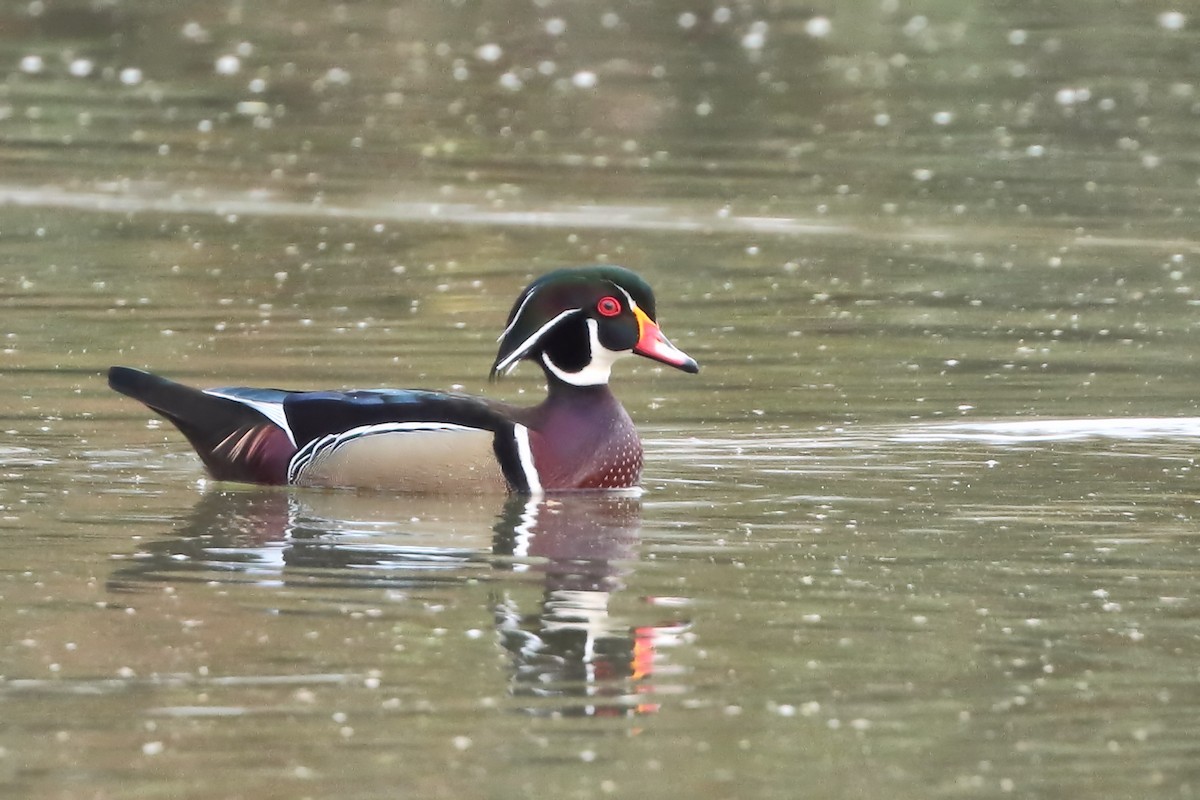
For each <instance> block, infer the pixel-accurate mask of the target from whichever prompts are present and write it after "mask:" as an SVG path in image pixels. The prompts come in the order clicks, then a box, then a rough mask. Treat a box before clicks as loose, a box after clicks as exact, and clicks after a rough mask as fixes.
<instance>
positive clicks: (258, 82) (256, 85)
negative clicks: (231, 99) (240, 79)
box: [246, 78, 267, 94]
mask: <svg viewBox="0 0 1200 800" xmlns="http://www.w3.org/2000/svg"><path fill="white" fill-rule="evenodd" d="M246 88H247V89H249V90H250V91H251V92H253V93H254V94H262V93H263V92H265V91H266V90H267V82H266V81H265V80H263V79H262V78H255V79H254V80H252V81H250V83H248V84H246Z"/></svg>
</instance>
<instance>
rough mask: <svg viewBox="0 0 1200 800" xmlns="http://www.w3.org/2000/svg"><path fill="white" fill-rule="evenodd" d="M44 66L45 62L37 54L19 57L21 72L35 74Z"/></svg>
mask: <svg viewBox="0 0 1200 800" xmlns="http://www.w3.org/2000/svg"><path fill="white" fill-rule="evenodd" d="M45 67H46V62H45V61H44V60H43V59H42V57H41V56H39V55H36V54H34V55H28V56H25V57H23V58H22V59H21V72H26V73H28V74H30V75H36V74H38V73H39V72H41V71H42V70H43V69H45Z"/></svg>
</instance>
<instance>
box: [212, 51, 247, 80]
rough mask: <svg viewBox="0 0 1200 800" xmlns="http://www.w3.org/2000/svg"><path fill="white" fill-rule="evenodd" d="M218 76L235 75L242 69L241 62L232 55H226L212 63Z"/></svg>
mask: <svg viewBox="0 0 1200 800" xmlns="http://www.w3.org/2000/svg"><path fill="white" fill-rule="evenodd" d="M213 69H214V70H215V71H216V73H217V74H218V75H236V74H237V73H238V72H240V71H241V69H242V60H241V59H240V58H238V57H237V56H235V55H234V54H233V53H226V54H225V55H223V56H221V57H219V58H218V59H217V60H216V61H215V62H214V63H213Z"/></svg>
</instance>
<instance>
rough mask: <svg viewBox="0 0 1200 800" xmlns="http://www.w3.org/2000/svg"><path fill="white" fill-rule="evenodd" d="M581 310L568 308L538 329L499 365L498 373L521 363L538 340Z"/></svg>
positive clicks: (497, 367) (497, 366)
mask: <svg viewBox="0 0 1200 800" xmlns="http://www.w3.org/2000/svg"><path fill="white" fill-rule="evenodd" d="M581 310H582V309H578V308H568V309H567V310H566V311H564V312H562V313H561V314H559V315H558V316H557V317H555V318H554V319H552V320H550V321H549V322H547V323H546V324H545V325H543V326H542V327H540V328H538V329H537V330H536V331H534V332H533V335H532V336H530V337H529V338H528V339H526V340H525V341H523V342H521V346H520V347H518V348H517V349H516V350H513V351H512V352H511V353H509V354H508V356H507V357H506V358H505V359H504V360H503V361H501V362H500V363H499V364H497V365H496V371H497V372H499V371H506V370H508V369H509V367H510V366H513V365H515V364H516V363H517V361H519V360H520V359H521V357H522V356H524V355H525V354H526V353H528V352H529V351H530V350H531V349H533V346H534V345H535V344H537V343H538V339H541V338H542V336H544V335H545V334H546V332H547V331H548V330H550V329H551V328H553V327H554V326H555V325H557V324H558V323H560V322H562V321H563V320H564V319H566V318H567V317H569V316H570V315H572V314H578V313H579V312H580V311H581ZM589 321H590V320H589Z"/></svg>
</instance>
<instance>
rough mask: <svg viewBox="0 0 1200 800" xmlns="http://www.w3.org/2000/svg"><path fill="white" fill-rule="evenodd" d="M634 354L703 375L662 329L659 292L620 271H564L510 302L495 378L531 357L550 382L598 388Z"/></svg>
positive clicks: (613, 268)
mask: <svg viewBox="0 0 1200 800" xmlns="http://www.w3.org/2000/svg"><path fill="white" fill-rule="evenodd" d="M630 354H636V355H639V356H645V357H646V358H651V359H654V360H655V361H661V362H662V363H664V364H668V365H670V366H672V367H675V368H676V369H681V370H683V371H684V372H699V371H700V366H699V365H698V364H697V363H696V360H695V359H693V358H692V357H691V356H689V355H688V354H687V353H685V352H683V351H682V350H680V349H679V348H677V347H675V345H673V344H671V343H670V342H669V341H668V340H667V337H666V336H664V335H663V333H662V331H661V330H659V327H658V323H657V322H655V310H654V293H653V292H652V291H651V290H650V286H649V285H648V284H647V283H646V282H645V281H644V280H642V279H641V278H640V277H638V275H637V274H635V273H633V272H631V271H630V270H627V269H625V268H624V267H616V266H592V267H575V268H570V269H560V270H555V271H554V272H551V273H549V274H547V275H543V276H542V277H540V278H538V279H537V280H535V281H534V282H533V283H531V284H529V286H527V287H525V291H523V292H521V296H520V297H518V298H517V302H516V303H514V304H513V308H512V311H511V312H509V315H508V325H507V326H506V327H505V328H504V332H503V333H502V334H500V351H499V353H497V354H496V362H495V363H494V364H492V372H491V377H492V378H493V379H494V378H495V377H496V376H498V375H503V374H506V373H508V372H510V371H511V370H512V369H513V368H514V367H516V365H517V363H518V362H520V361H522V360H523V359H528V360H530V361H536V362H538V363H539V364H541V365H542V368H543V369H545V371H546V374H547V376H549V377H551V378H552V379H554V378H557V379H558V380H560V381H562V382H564V383H568V384H571V385H574V386H598V385H601V384H605V383H608V377H609V373H610V371H611V370H612V365H613V362H614V361H616V360H617V359H618V358H621V357H622V356H626V355H630Z"/></svg>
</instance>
